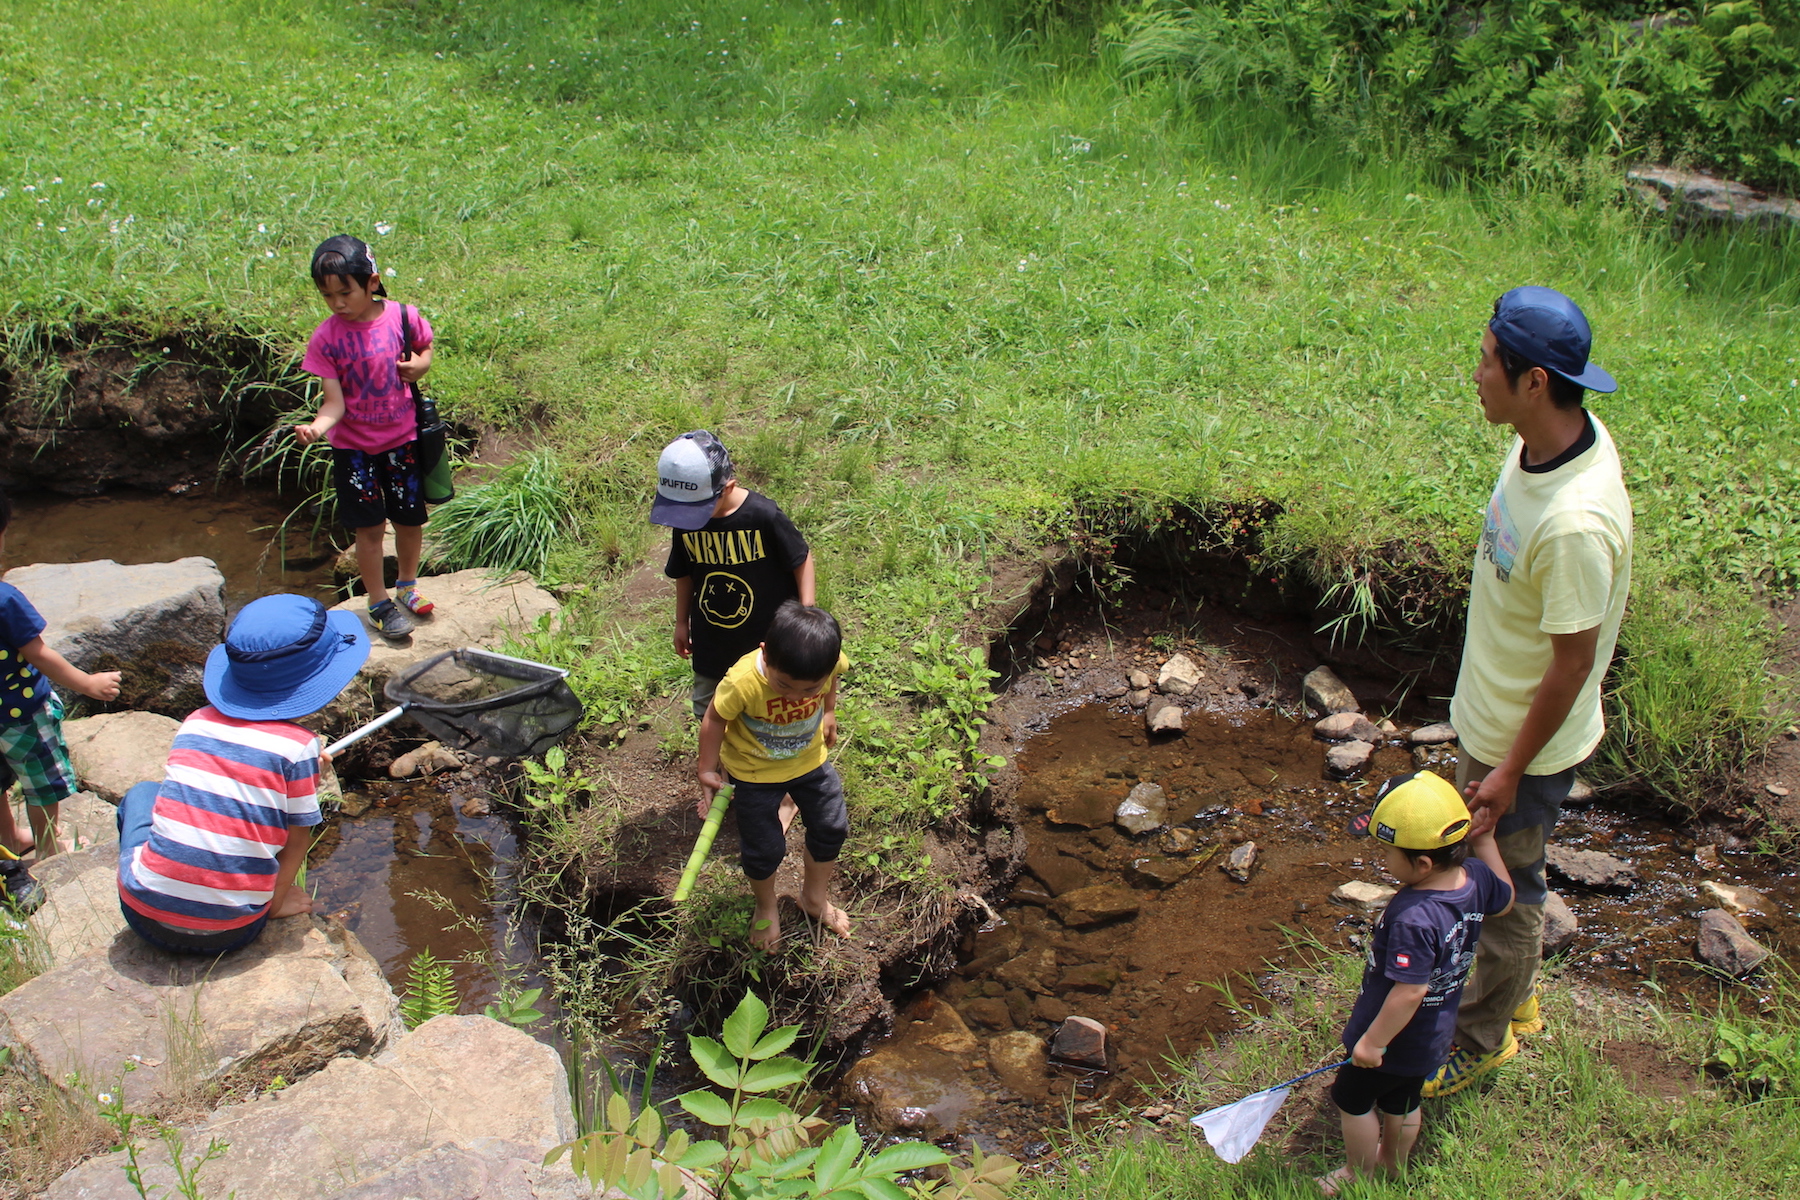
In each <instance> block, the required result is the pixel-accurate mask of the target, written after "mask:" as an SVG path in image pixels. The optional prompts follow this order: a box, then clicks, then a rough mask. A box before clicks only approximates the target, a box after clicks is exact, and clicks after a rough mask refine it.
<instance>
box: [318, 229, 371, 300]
mask: <svg viewBox="0 0 1800 1200" xmlns="http://www.w3.org/2000/svg"><path fill="white" fill-rule="evenodd" d="M321 259H325V260H327V261H325V262H321V261H320V260H321ZM327 275H342V276H345V277H351V276H363V275H367V276H372V277H373V279H374V283H375V288H374V292H375V294H376V295H377V296H385V295H387V288H386V287H384V286H382V283H381V270H380V268H378V267H376V265H375V252H374V251H372V250H370V249H369V243H367V242H365V241H363V240H362V239H361V238H354V237H351V236H350V235H349V234H347V233H340V234H338V235H337V236H336V237H329V238H326V239H325V240H324V241H322V242H320V243H319V248H318V249H317V250H314V251H313V256H312V277H313V279H314V280H315V281H319V280H323V279H324V278H325V276H327Z"/></svg>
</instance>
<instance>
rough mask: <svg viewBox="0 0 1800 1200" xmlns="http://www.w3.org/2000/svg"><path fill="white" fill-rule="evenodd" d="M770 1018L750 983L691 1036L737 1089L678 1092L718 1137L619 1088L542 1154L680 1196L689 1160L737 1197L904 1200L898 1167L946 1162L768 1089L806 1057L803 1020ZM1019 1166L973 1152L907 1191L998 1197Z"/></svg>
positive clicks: (925, 1148) (659, 1196)
mask: <svg viewBox="0 0 1800 1200" xmlns="http://www.w3.org/2000/svg"><path fill="white" fill-rule="evenodd" d="M768 1023H769V1010H768V1007H767V1005H765V1004H764V1003H763V1002H762V1000H761V999H759V998H758V997H757V996H756V995H755V993H746V994H745V996H744V998H743V1000H742V1001H740V1002H739V1003H738V1006H737V1008H736V1009H734V1010H733V1011H732V1013H731V1015H730V1016H729V1017H727V1018H726V1020H725V1023H724V1027H723V1029H722V1030H721V1037H722V1040H714V1039H713V1038H709V1037H702V1036H699V1035H695V1034H690V1035H689V1036H688V1047H689V1050H690V1051H691V1052H692V1054H693V1056H694V1061H695V1063H696V1064H698V1065H699V1067H700V1070H701V1073H702V1074H704V1075H705V1076H706V1077H707V1079H708V1080H710V1081H711V1082H712V1083H713V1085H714V1086H716V1087H717V1088H719V1089H720V1091H722V1092H728V1093H729V1094H730V1098H729V1099H727V1098H726V1097H725V1096H722V1095H720V1094H719V1093H717V1092H712V1091H707V1090H695V1091H690V1092H684V1093H683V1094H682V1095H680V1096H679V1097H677V1101H678V1102H679V1103H680V1105H681V1107H682V1108H683V1109H685V1110H686V1111H687V1112H688V1114H689V1115H691V1116H693V1117H695V1118H696V1119H698V1120H700V1121H702V1122H704V1123H706V1124H708V1125H712V1126H715V1127H717V1128H719V1129H720V1130H721V1131H722V1132H723V1140H722V1141H711V1140H708V1141H692V1140H690V1139H689V1138H688V1136H687V1135H686V1134H685V1133H683V1132H681V1131H676V1132H674V1133H665V1123H664V1121H663V1119H662V1117H661V1116H660V1115H659V1114H658V1113H657V1112H656V1110H655V1109H654V1108H653V1107H649V1106H646V1107H645V1108H643V1109H642V1110H641V1111H640V1112H639V1113H638V1114H637V1115H636V1116H635V1117H634V1116H633V1115H632V1113H631V1106H630V1104H629V1102H627V1101H626V1099H625V1097H624V1095H623V1094H621V1093H618V1092H615V1093H614V1094H613V1096H612V1097H611V1098H610V1099H609V1100H608V1102H607V1105H606V1110H607V1111H606V1121H605V1125H604V1127H603V1128H601V1129H597V1130H595V1131H594V1132H593V1133H590V1134H586V1135H584V1136H582V1137H579V1138H577V1139H575V1140H574V1141H573V1142H569V1143H566V1144H564V1145H562V1146H558V1147H557V1148H556V1149H554V1150H552V1151H551V1152H550V1154H549V1155H548V1156H547V1157H546V1159H545V1161H546V1162H555V1161H557V1160H558V1159H559V1158H561V1157H562V1156H563V1155H564V1154H568V1155H569V1156H570V1164H571V1165H572V1166H573V1167H574V1168H575V1170H576V1172H577V1173H578V1174H580V1175H581V1176H582V1177H583V1178H585V1179H587V1180H588V1182H590V1183H591V1184H593V1185H594V1186H595V1187H596V1188H602V1189H603V1188H608V1187H616V1188H619V1189H620V1190H622V1191H624V1192H625V1193H626V1194H627V1195H629V1196H631V1197H633V1200H665V1198H673V1197H678V1196H681V1195H683V1194H684V1189H685V1187H686V1183H685V1180H684V1176H683V1172H684V1171H687V1172H693V1173H695V1174H697V1175H699V1176H700V1177H701V1179H703V1180H704V1181H705V1182H707V1183H708V1184H709V1185H710V1186H711V1187H712V1188H713V1189H714V1192H715V1194H717V1195H720V1196H725V1197H729V1198H730V1200H773V1198H774V1197H841V1198H844V1200H848V1198H849V1197H856V1198H858V1200H905V1197H906V1196H907V1194H908V1189H907V1188H906V1187H905V1186H903V1185H902V1183H901V1182H900V1176H902V1175H905V1174H907V1173H909V1172H913V1171H918V1170H922V1169H924V1168H926V1167H934V1166H944V1165H946V1164H948V1163H949V1161H950V1156H949V1155H947V1154H945V1153H944V1152H943V1151H942V1150H940V1149H938V1148H937V1147H936V1146H933V1145H930V1144H928V1143H925V1142H911V1141H909V1142H900V1143H898V1144H896V1145H892V1146H889V1147H887V1148H886V1149H884V1150H881V1151H880V1152H878V1153H871V1152H870V1151H869V1150H868V1149H867V1148H866V1147H865V1146H864V1144H863V1140H862V1138H861V1137H860V1136H859V1135H858V1134H857V1132H856V1128H855V1126H853V1125H844V1126H841V1127H840V1128H838V1129H836V1130H835V1131H832V1132H831V1133H829V1134H824V1131H825V1130H826V1129H827V1128H828V1126H827V1124H826V1123H825V1122H824V1121H821V1120H819V1119H817V1118H816V1117H807V1116H802V1115H800V1114H799V1113H797V1112H795V1111H794V1110H793V1109H791V1108H789V1107H788V1106H787V1105H786V1104H783V1103H782V1102H781V1101H779V1100H777V1099H775V1098H774V1097H773V1095H772V1093H781V1092H786V1091H789V1090H791V1089H793V1088H796V1087H798V1086H799V1085H801V1084H802V1083H804V1082H805V1080H806V1077H807V1075H808V1073H809V1068H808V1066H807V1064H806V1063H803V1062H801V1061H800V1060H798V1059H796V1058H792V1057H790V1056H788V1055H786V1054H784V1053H783V1051H785V1050H787V1049H788V1048H789V1047H790V1046H792V1045H793V1044H794V1038H795V1037H796V1035H797V1034H798V1033H799V1030H800V1027H799V1026H797V1025H785V1026H782V1027H781V1028H779V1029H775V1030H769V1028H768ZM821 1135H824V1136H823V1138H822V1140H820V1138H821ZM815 1142H816V1143H817V1144H815ZM1017 1173H1018V1164H1017V1163H1015V1162H1013V1161H1012V1160H1011V1159H1007V1158H1002V1157H995V1158H983V1157H982V1156H981V1155H980V1153H979V1151H978V1152H977V1153H976V1155H975V1159H974V1161H973V1164H972V1165H971V1166H970V1167H967V1168H952V1169H951V1171H950V1173H949V1177H948V1179H947V1180H945V1181H942V1182H938V1183H933V1184H929V1185H925V1186H919V1187H914V1188H912V1189H911V1190H912V1193H913V1194H914V1195H915V1196H917V1195H926V1196H934V1197H942V1198H943V1200H999V1197H1001V1196H1002V1195H1004V1193H1005V1189H1006V1188H1007V1187H1008V1186H1009V1185H1010V1184H1011V1183H1012V1181H1013V1179H1014V1178H1015V1177H1016V1175H1017Z"/></svg>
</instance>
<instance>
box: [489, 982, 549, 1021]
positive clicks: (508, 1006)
mask: <svg viewBox="0 0 1800 1200" xmlns="http://www.w3.org/2000/svg"><path fill="white" fill-rule="evenodd" d="M543 994H544V989H543V988H541V987H534V988H526V989H525V990H524V991H522V992H517V993H512V994H509V993H507V992H504V991H503V992H501V993H500V995H499V996H498V997H497V998H496V999H495V1000H494V1002H493V1003H492V1004H489V1005H488V1006H487V1007H486V1008H483V1009H482V1010H481V1012H482V1015H483V1016H486V1017H491V1018H492V1019H494V1020H496V1021H504V1022H506V1023H507V1024H508V1025H511V1026H513V1027H515V1028H521V1029H522V1028H524V1027H525V1026H527V1025H530V1024H533V1023H535V1022H537V1021H541V1020H543V1019H544V1014H543V1012H542V1011H540V1010H539V1009H538V1007H537V1002H538V999H539V997H541V996H542V995H543Z"/></svg>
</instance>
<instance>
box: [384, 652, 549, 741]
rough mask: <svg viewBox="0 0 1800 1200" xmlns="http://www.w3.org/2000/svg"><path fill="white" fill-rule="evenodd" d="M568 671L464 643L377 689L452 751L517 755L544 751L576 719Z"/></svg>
mask: <svg viewBox="0 0 1800 1200" xmlns="http://www.w3.org/2000/svg"><path fill="white" fill-rule="evenodd" d="M567 677H568V672H567V671H564V670H562V669H561V668H559V667H548V666H545V665H544V664H542V663H534V662H528V661H526V660H525V659H522V658H511V657H508V656H507V655H504V654H494V653H491V652H489V651H487V650H476V649H473V648H469V647H465V648H463V649H461V650H446V651H445V652H444V653H442V654H434V655H432V656H431V657H430V658H428V659H425V660H424V661H423V662H420V663H416V664H414V665H413V666H411V667H408V668H407V669H406V670H404V671H402V672H400V673H398V674H396V675H395V676H394V677H393V678H391V679H389V680H388V682H387V686H386V688H384V689H383V690H384V691H385V692H386V693H387V698H388V701H389V702H390V703H392V704H397V705H399V706H400V707H401V708H402V709H404V710H405V712H406V715H407V716H409V717H411V718H412V719H413V720H415V721H417V722H418V723H419V724H420V725H423V726H424V727H425V729H426V731H427V732H429V733H430V734H431V735H432V736H433V737H435V738H437V740H438V741H440V742H442V743H443V744H444V745H445V746H447V747H449V748H450V749H452V750H463V751H467V752H468V753H470V754H476V755H481V756H484V757H489V758H522V757H525V756H527V755H538V754H542V753H543V752H544V751H546V750H548V749H549V748H550V747H551V746H554V745H555V744H556V743H557V742H559V741H561V740H562V739H563V738H564V737H566V736H567V735H568V733H569V731H570V730H572V729H574V728H575V726H576V724H577V723H578V722H579V721H580V720H581V714H582V708H581V701H580V700H578V699H577V698H576V696H575V693H574V691H572V690H571V689H570V687H569V683H568V678H567Z"/></svg>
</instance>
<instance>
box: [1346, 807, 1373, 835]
mask: <svg viewBox="0 0 1800 1200" xmlns="http://www.w3.org/2000/svg"><path fill="white" fill-rule="evenodd" d="M1374 823H1375V810H1374V809H1372V808H1371V809H1370V810H1369V811H1368V812H1366V813H1363V814H1362V815H1361V816H1358V817H1351V818H1350V824H1348V825H1346V826H1345V827H1344V832H1345V833H1347V834H1349V835H1350V836H1351V837H1368V836H1369V826H1371V825H1373V824H1374Z"/></svg>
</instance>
